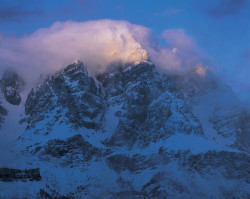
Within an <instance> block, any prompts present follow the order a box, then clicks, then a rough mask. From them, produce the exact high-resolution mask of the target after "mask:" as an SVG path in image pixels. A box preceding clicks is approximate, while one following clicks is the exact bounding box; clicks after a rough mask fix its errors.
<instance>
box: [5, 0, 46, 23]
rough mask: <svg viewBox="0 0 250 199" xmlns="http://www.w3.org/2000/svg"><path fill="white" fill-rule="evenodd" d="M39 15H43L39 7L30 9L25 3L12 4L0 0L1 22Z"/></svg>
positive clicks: (18, 20)
mask: <svg viewBox="0 0 250 199" xmlns="http://www.w3.org/2000/svg"><path fill="white" fill-rule="evenodd" d="M26 3H27V2H26ZM39 15H42V11H41V10H39V9H34V10H28V9H25V7H24V5H10V4H8V3H6V2H5V1H0V22H7V21H17V22H20V21H22V20H23V19H24V18H26V17H29V16H39Z"/></svg>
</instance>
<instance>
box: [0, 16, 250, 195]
mask: <svg viewBox="0 0 250 199" xmlns="http://www.w3.org/2000/svg"><path fill="white" fill-rule="evenodd" d="M162 38H164V39H165V41H166V42H167V45H166V46H162V45H160V44H158V43H157V41H156V40H155V39H154V36H153V34H152V33H151V32H150V30H149V29H147V28H145V27H143V26H139V25H133V24H130V23H128V22H126V21H112V20H99V21H88V22H74V21H67V22H58V23H55V24H54V25H52V26H51V27H49V28H43V29H40V30H37V31H36V32H35V33H33V34H31V35H28V36H25V37H21V38H18V39H13V38H9V41H8V42H3V43H1V44H0V52H1V54H0V61H1V65H0V69H1V70H0V73H1V76H0V198H249V197H250V192H249V190H250V184H249V180H250V170H249V169H250V162H249V160H250V155H249V152H250V142H249V140H250V139H249V135H250V133H249V129H250V126H249V124H250V112H249V109H248V106H247V105H245V104H243V103H242V102H241V101H240V100H239V99H238V97H237V95H235V93H234V92H233V90H232V88H231V87H230V86H228V85H227V84H226V83H224V81H223V79H221V78H220V76H218V75H217V74H216V69H214V68H213V67H212V66H210V64H209V61H208V59H207V58H206V57H205V56H204V55H203V53H201V51H200V50H199V49H198V48H197V47H196V45H195V41H194V40H193V39H192V38H191V37H189V36H188V35H187V34H186V33H185V32H184V31H183V30H182V29H169V30H166V31H165V32H163V34H162Z"/></svg>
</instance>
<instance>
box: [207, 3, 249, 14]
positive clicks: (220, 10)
mask: <svg viewBox="0 0 250 199" xmlns="http://www.w3.org/2000/svg"><path fill="white" fill-rule="evenodd" d="M246 5H247V0H221V1H220V3H219V5H218V6H217V7H215V8H212V9H210V10H209V11H208V14H209V15H211V16H213V17H216V18H221V17H225V16H230V15H235V14H237V13H239V12H240V11H241V10H242V9H244V7H245V6H246Z"/></svg>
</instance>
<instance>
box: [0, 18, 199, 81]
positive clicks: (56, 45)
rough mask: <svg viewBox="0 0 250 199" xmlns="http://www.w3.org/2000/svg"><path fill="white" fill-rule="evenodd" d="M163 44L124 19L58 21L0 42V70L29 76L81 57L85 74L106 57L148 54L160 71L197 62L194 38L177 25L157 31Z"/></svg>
mask: <svg viewBox="0 0 250 199" xmlns="http://www.w3.org/2000/svg"><path fill="white" fill-rule="evenodd" d="M161 37H162V38H163V39H164V40H166V43H167V46H166V47H162V46H160V45H159V44H157V43H156V42H155V40H154V39H152V38H153V36H152V33H151V31H150V30H149V29H148V28H146V27H143V26H140V25H134V24H131V23H129V22H127V21H113V20H98V21H87V22H74V21H66V22H57V23H55V24H53V25H52V26H51V27H49V28H43V29H39V30H37V31H36V32H34V33H33V34H31V35H27V36H24V37H22V38H3V39H2V41H1V42H0V61H1V66H0V67H1V69H2V70H0V72H1V71H3V70H4V69H6V68H15V69H16V70H18V71H19V72H20V73H21V74H22V75H26V76H31V77H32V78H33V79H37V77H38V76H39V75H40V74H41V73H43V74H47V73H50V72H55V71H57V70H59V69H60V68H62V67H65V66H66V65H67V64H70V63H72V62H73V61H74V60H75V59H80V60H82V61H83V62H84V64H85V65H86V67H87V69H88V71H89V72H90V73H93V74H96V73H101V72H104V71H105V70H106V68H107V66H108V65H109V63H110V62H112V61H116V60H119V61H121V62H123V63H126V62H128V63H135V62H140V61H146V60H148V59H150V60H151V61H152V62H153V63H154V64H155V65H156V67H157V68H158V69H159V70H161V71H165V72H172V73H185V72H188V71H189V70H192V69H195V68H196V67H197V65H199V66H200V63H201V61H202V60H201V56H200V54H199V53H198V51H197V49H196V46H195V43H194V41H193V39H192V38H191V37H189V36H188V35H187V34H186V33H185V32H184V31H183V30H182V29H170V30H166V31H164V32H163V33H162V35H161ZM32 78H31V79H32Z"/></svg>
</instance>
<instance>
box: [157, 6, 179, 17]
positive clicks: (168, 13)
mask: <svg viewBox="0 0 250 199" xmlns="http://www.w3.org/2000/svg"><path fill="white" fill-rule="evenodd" d="M181 12H183V10H181V9H176V8H170V9H167V10H166V11H164V12H156V13H154V15H155V16H160V17H166V16H171V15H175V14H178V13H181Z"/></svg>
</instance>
